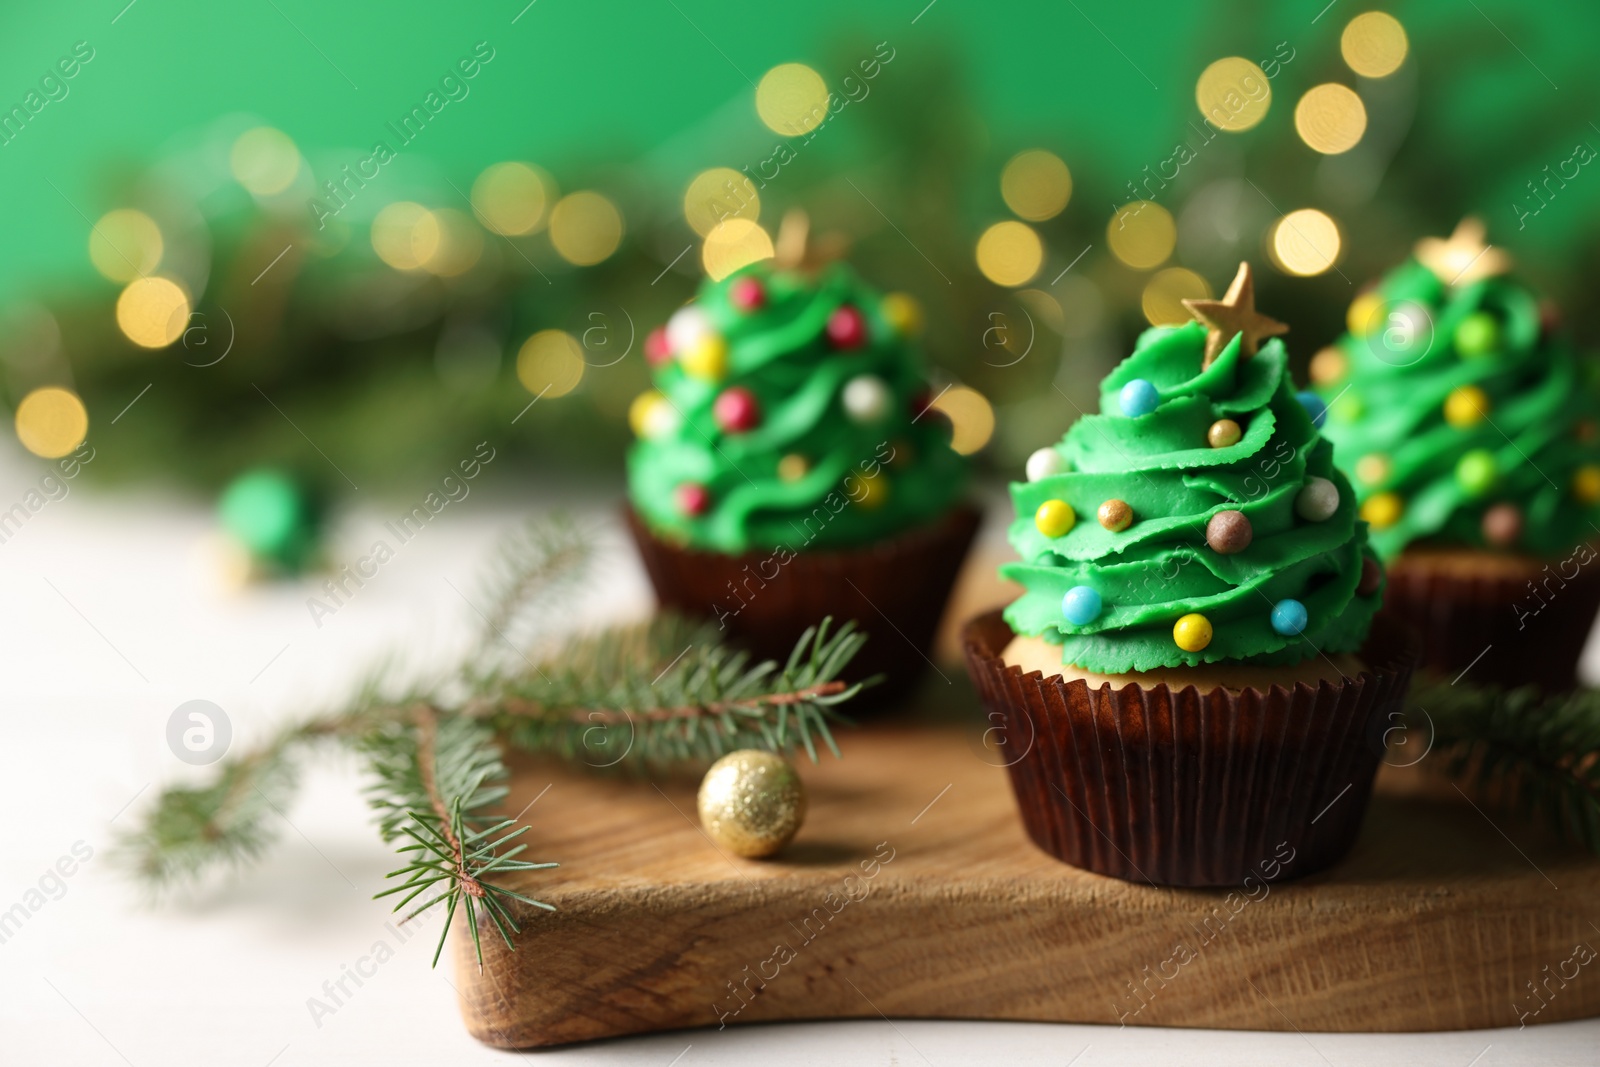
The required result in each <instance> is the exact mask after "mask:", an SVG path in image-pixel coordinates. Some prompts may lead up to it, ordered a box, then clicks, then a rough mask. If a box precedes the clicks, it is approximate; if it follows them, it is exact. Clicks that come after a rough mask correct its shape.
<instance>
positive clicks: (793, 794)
mask: <svg viewBox="0 0 1600 1067" xmlns="http://www.w3.org/2000/svg"><path fill="white" fill-rule="evenodd" d="M805 817H806V791H805V787H804V786H802V785H801V784H800V776H799V775H798V774H796V773H795V769H794V768H793V767H791V766H790V765H789V761H788V760H786V759H784V758H783V757H782V756H779V755H776V754H775V753H772V752H763V751H761V750H760V749H754V748H747V749H741V750H740V751H738V752H730V753H728V754H727V755H726V756H723V757H722V758H721V759H719V760H717V762H715V763H713V764H712V765H711V769H710V770H709V771H707V772H706V776H705V778H703V779H701V782H700V825H701V826H703V827H705V831H706V833H707V834H709V835H710V837H711V840H712V841H714V842H716V844H717V846H718V847H719V848H725V849H727V850H728V851H729V852H732V853H733V854H735V855H737V856H750V857H755V856H770V855H772V854H773V853H774V852H777V851H778V850H779V849H781V848H782V847H783V846H784V845H787V844H788V843H789V840H790V839H791V838H792V837H794V835H795V832H796V831H797V830H799V829H800V824H801V823H802V822H804V821H805Z"/></svg>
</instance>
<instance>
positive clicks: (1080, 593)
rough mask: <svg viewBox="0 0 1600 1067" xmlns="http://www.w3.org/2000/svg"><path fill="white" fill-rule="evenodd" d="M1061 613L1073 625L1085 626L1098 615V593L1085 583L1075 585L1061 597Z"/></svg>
mask: <svg viewBox="0 0 1600 1067" xmlns="http://www.w3.org/2000/svg"><path fill="white" fill-rule="evenodd" d="M1061 614H1063V615H1065V616H1066V617H1067V621H1068V622H1070V623H1071V624H1072V625H1074V626H1087V625H1088V624H1089V623H1091V622H1094V620H1096V619H1098V618H1099V617H1100V594H1099V593H1097V592H1095V591H1094V590H1093V589H1090V588H1089V587H1088V586H1086V585H1075V586H1073V587H1072V588H1071V589H1068V590H1067V595H1066V596H1064V597H1062V598H1061Z"/></svg>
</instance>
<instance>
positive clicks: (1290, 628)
mask: <svg viewBox="0 0 1600 1067" xmlns="http://www.w3.org/2000/svg"><path fill="white" fill-rule="evenodd" d="M1306 621H1307V617H1306V606H1305V605H1304V604H1302V603H1300V601H1298V600H1280V601H1278V602H1277V603H1276V604H1274V605H1273V606H1272V628H1273V629H1274V630H1276V631H1278V633H1280V634H1282V635H1283V636H1285V637H1293V636H1294V635H1295V634H1297V633H1299V632H1300V631H1301V630H1304V629H1305V628H1306Z"/></svg>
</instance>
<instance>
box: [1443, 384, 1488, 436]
mask: <svg viewBox="0 0 1600 1067" xmlns="http://www.w3.org/2000/svg"><path fill="white" fill-rule="evenodd" d="M1488 414H1489V394H1488V393H1486V392H1484V391H1483V390H1482V389H1480V388H1478V387H1477V386H1476V385H1461V386H1457V387H1456V388H1454V389H1452V390H1450V395H1449V396H1447V397H1445V398H1444V421H1446V422H1448V423H1449V424H1450V425H1451V426H1471V425H1473V424H1474V423H1476V422H1477V421H1478V420H1479V419H1482V418H1483V417H1484V416H1486V415H1488Z"/></svg>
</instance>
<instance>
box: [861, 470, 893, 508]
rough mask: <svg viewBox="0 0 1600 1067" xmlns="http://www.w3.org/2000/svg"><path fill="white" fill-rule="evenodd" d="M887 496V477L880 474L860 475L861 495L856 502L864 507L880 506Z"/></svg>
mask: <svg viewBox="0 0 1600 1067" xmlns="http://www.w3.org/2000/svg"><path fill="white" fill-rule="evenodd" d="M888 496H889V479H887V478H885V477H884V476H883V475H881V474H863V475H862V476H861V496H860V499H858V500H857V501H856V503H858V504H860V505H861V506H862V507H864V508H876V507H881V506H882V504H883V502H884V500H886V499H887V498H888Z"/></svg>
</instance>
